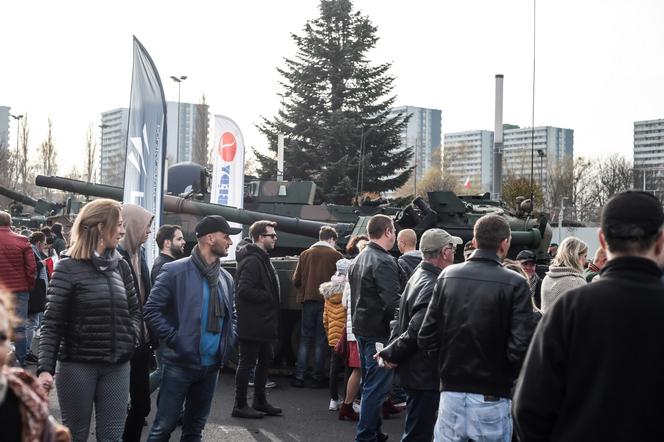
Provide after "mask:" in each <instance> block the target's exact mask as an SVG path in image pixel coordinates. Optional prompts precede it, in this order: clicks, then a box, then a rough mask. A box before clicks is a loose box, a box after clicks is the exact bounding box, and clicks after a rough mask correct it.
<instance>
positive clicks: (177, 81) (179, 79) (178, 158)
mask: <svg viewBox="0 0 664 442" xmlns="http://www.w3.org/2000/svg"><path fill="white" fill-rule="evenodd" d="M186 79H187V76H186V75H180V76H179V77H176V76H175V75H171V80H173V81H174V82H176V83H177V84H178V130H177V140H176V142H175V146H176V149H177V152H176V154H175V161H177V162H178V163H179V162H180V84H182V82H183V81H185V80H186Z"/></svg>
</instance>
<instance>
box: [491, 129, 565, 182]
mask: <svg viewBox="0 0 664 442" xmlns="http://www.w3.org/2000/svg"><path fill="white" fill-rule="evenodd" d="M564 158H569V159H572V158H574V130H572V129H562V128H559V127H551V126H539V127H536V128H535V129H534V130H533V129H532V128H530V127H523V128H521V127H518V126H507V127H506V128H505V130H504V131H503V176H507V175H509V174H511V175H512V176H515V177H517V178H528V179H530V172H531V165H532V169H533V170H532V171H533V180H534V181H535V182H537V183H539V184H540V185H542V186H543V187H546V183H547V180H548V171H550V170H552V168H554V167H555V166H556V165H557V164H560V161H562V160H563V159H564Z"/></svg>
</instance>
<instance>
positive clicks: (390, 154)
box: [254, 0, 412, 204]
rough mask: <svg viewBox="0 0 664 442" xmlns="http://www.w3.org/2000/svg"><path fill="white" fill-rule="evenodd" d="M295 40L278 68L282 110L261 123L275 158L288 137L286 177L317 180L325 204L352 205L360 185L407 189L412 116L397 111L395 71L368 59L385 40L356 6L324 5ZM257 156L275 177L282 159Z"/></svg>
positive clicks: (340, 0) (331, 0)
mask: <svg viewBox="0 0 664 442" xmlns="http://www.w3.org/2000/svg"><path fill="white" fill-rule="evenodd" d="M292 38H293V39H294V41H295V43H296V45H297V54H296V56H295V58H294V59H285V63H286V67H285V68H283V69H278V71H279V73H280V74H281V75H282V77H283V81H281V85H282V87H283V88H284V94H283V106H282V109H281V110H280V111H279V113H278V114H277V116H275V117H274V118H272V119H268V118H264V117H263V118H262V121H261V122H260V123H259V124H258V125H257V128H258V129H259V131H260V132H262V133H263V134H264V135H265V136H266V137H267V139H268V141H269V144H270V146H269V147H270V149H271V150H272V151H273V152H276V150H277V134H278V133H280V132H281V133H283V134H284V138H285V145H286V150H285V153H284V163H285V164H284V166H285V170H284V177H285V178H286V179H307V180H313V181H315V182H316V184H317V186H318V194H317V198H316V199H317V201H319V202H320V201H326V202H330V203H332V202H334V203H341V204H348V203H350V201H351V199H352V197H353V196H355V193H356V191H357V190H358V187H359V189H361V190H362V191H363V192H382V191H387V190H393V189H396V188H398V187H400V186H402V185H403V184H404V183H405V182H406V181H407V180H408V178H409V177H410V175H411V173H412V168H411V167H409V160H410V158H411V156H412V148H411V147H409V148H406V149H404V148H402V146H401V131H402V130H403V129H404V128H405V125H406V124H407V121H408V116H407V115H402V114H398V115H390V113H389V110H390V107H391V106H392V105H393V103H394V100H395V96H394V95H390V94H391V93H392V89H393V85H392V84H393V81H394V77H392V76H390V75H389V74H388V70H389V68H390V66H391V65H390V64H389V63H385V64H380V65H378V66H372V65H370V63H369V61H368V59H367V53H368V52H369V51H370V50H371V49H372V48H374V47H375V45H376V42H377V41H378V37H376V27H374V26H373V25H372V24H371V22H370V21H369V19H368V18H367V17H365V16H363V15H361V13H360V12H356V11H353V5H352V3H351V1H350V0H321V2H320V16H319V17H318V18H316V19H314V20H310V21H308V22H307V24H306V25H305V26H304V34H303V35H301V36H300V35H295V34H292ZM362 141H363V144H364V149H363V150H364V154H363V155H362V157H363V158H362V169H363V171H362V173H361V174H359V175H360V178H361V179H359V180H358V171H359V170H360V145H361V144H362ZM254 152H255V154H256V158H257V160H258V163H259V170H258V172H259V174H260V175H261V177H264V178H267V177H274V175H275V174H276V161H275V160H274V159H273V158H274V157H276V155H263V154H261V153H260V152H257V151H255V150H254Z"/></svg>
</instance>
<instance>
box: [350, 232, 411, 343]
mask: <svg viewBox="0 0 664 442" xmlns="http://www.w3.org/2000/svg"><path fill="white" fill-rule="evenodd" d="M349 274H350V278H349V280H350V298H351V314H352V323H353V334H355V336H361V337H372V338H388V337H389V336H390V321H391V320H392V319H394V310H395V309H396V308H397V306H398V305H399V293H400V285H399V269H398V267H397V263H396V261H395V259H394V258H392V255H390V254H389V253H388V252H386V251H385V249H383V248H382V247H381V246H379V245H378V244H376V243H374V242H371V241H370V242H369V244H368V245H367V248H366V249H364V250H363V251H362V253H360V254H359V255H358V256H357V258H356V260H355V263H354V264H353V265H352V266H351V268H350V273H349Z"/></svg>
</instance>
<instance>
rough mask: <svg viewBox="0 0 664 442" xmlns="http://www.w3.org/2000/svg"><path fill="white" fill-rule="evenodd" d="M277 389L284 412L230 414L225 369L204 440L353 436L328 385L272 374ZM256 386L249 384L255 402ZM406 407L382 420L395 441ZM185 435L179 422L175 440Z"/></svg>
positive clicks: (338, 441)
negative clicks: (300, 383)
mask: <svg viewBox="0 0 664 442" xmlns="http://www.w3.org/2000/svg"><path fill="white" fill-rule="evenodd" d="M273 380H275V381H276V382H277V384H278V387H277V388H274V389H270V390H268V395H269V397H268V400H269V401H270V403H272V404H273V405H276V406H278V407H281V408H282V409H283V415H282V416H278V417H268V416H266V417H264V418H263V419H256V420H250V419H239V418H234V417H231V410H232V408H233V398H234V393H233V389H234V385H235V380H234V373H233V372H226V371H225V372H223V373H222V374H221V376H220V378H219V382H218V383H217V391H216V394H215V396H214V399H213V402H212V411H211V412H210V417H209V418H208V422H207V425H206V426H205V431H204V432H203V440H205V441H234V442H235V441H237V442H245V441H259V442H262V441H271V442H276V441H287V442H295V441H298V442H299V441H302V442H309V441H316V442H317V441H334V442H343V441H353V440H354V438H355V427H356V422H350V421H340V420H338V418H337V412H334V411H329V410H328V409H327V408H328V405H329V403H330V398H329V395H328V390H327V389H311V388H294V387H292V386H291V385H290V378H288V377H276V378H273ZM251 394H252V388H250V389H249V401H250V403H251ZM156 396H157V395H156V392H155V394H154V395H153V400H152V411H151V413H150V416H149V417H148V426H147V427H145V430H144V431H143V438H142V440H146V439H147V434H148V432H149V428H150V425H151V424H152V421H153V420H154V416H155V413H156V409H157V407H156V403H155V401H156ZM50 405H51V412H52V414H53V415H54V416H55V417H56V418H57V419H58V420H60V410H59V406H58V401H57V396H56V393H55V391H52V392H51V395H50ZM404 417H405V412H402V413H400V414H398V415H395V416H393V417H391V418H390V419H387V420H383V432H384V433H387V434H388V435H389V436H390V438H389V440H390V441H398V440H399V439H400V438H401V434H402V432H403V427H404ZM179 439H180V431H179V427H178V429H177V430H176V432H174V433H173V435H172V437H171V440H173V441H177V440H179ZM89 440H91V441H93V440H95V437H94V416H93V417H92V427H91V435H90V439H89Z"/></svg>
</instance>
